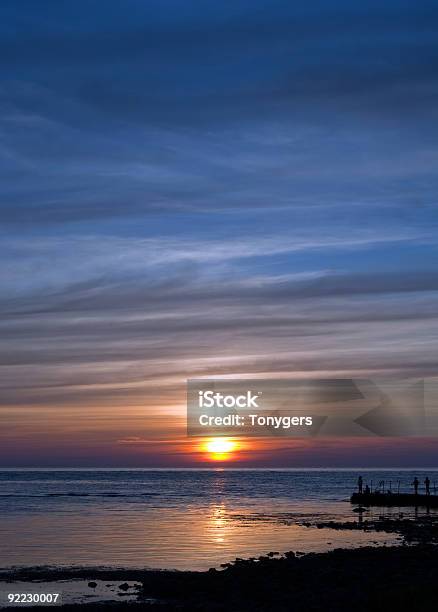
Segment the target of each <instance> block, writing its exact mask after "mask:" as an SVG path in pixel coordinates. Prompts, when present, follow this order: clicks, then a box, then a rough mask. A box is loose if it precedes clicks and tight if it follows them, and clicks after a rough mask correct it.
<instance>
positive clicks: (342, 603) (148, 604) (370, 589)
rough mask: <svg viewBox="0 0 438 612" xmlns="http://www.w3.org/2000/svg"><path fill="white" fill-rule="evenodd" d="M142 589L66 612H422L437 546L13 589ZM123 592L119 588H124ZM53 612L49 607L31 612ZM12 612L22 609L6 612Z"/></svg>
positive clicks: (34, 575)
mask: <svg viewBox="0 0 438 612" xmlns="http://www.w3.org/2000/svg"><path fill="white" fill-rule="evenodd" d="M76 579H77V580H83V581H91V580H106V581H116V582H117V581H120V582H126V581H127V580H129V581H134V580H135V581H138V582H139V583H141V587H140V589H139V591H138V600H137V601H132V602H129V603H128V602H123V601H112V602H101V603H89V604H84V603H81V604H67V605H63V606H61V607H60V609H62V610H64V611H65V612H70V611H72V612H76V611H77V610H80V609H81V608H84V607H85V609H87V610H88V611H89V612H94V611H100V610H104V609H109V608H110V609H112V610H115V611H116V612H122V611H125V610H134V611H137V610H149V611H150V612H155V611H156V610H161V612H177V611H180V612H189V611H190V612H193V611H205V612H207V610H209V611H217V612H225V611H227V612H230V611H236V612H238V611H241V612H250V611H251V612H253V611H264V610H266V611H268V610H273V611H274V610H279V611H283V610H284V611H286V610H290V609H292V608H293V610H294V611H296V612H301V611H302V612H304V611H306V612H308V611H322V610H325V611H326V610H332V609H335V610H336V611H344V610H345V611H347V610H352V609H354V610H355V612H359V611H360V612H365V611H366V612H369V610H373V612H374V611H379V610H382V611H383V610H386V611H387V610H389V609H393V608H392V606H394V609H395V608H397V609H398V610H403V611H404V610H412V608H413V607H414V606H415V608H416V609H417V610H423V609H426V607H428V606H431V605H436V604H438V591H437V589H436V583H437V580H438V546H434V545H433V544H417V545H410V546H407V545H400V546H390V547H389V546H381V547H363V548H357V549H335V550H333V551H330V552H325V553H308V554H300V553H298V552H286V553H285V554H283V555H279V554H278V553H276V552H273V553H270V554H269V555H267V556H263V557H259V558H258V559H256V560H255V559H250V560H244V559H236V560H235V561H233V562H230V563H227V564H224V567H223V569H221V570H216V569H210V570H208V571H202V572H200V571H177V570H147V569H143V570H142V569H138V570H125V569H122V568H119V569H109V568H102V567H101V568H51V567H34V568H16V569H14V568H11V569H10V570H1V571H0V581H1V584H2V586H3V585H4V584H5V582H6V581H7V580H9V581H20V580H23V581H25V580H27V581H31V580H34V581H37V580H39V581H56V580H76ZM119 586H120V585H119ZM26 608H27V609H29V610H34V611H37V610H47V606H31V607H28V606H26ZM3 609H5V610H13V609H16V608H13V607H9V608H3Z"/></svg>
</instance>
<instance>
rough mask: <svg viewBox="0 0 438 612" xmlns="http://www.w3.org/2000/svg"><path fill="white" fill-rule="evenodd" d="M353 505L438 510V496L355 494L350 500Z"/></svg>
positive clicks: (380, 493)
mask: <svg viewBox="0 0 438 612" xmlns="http://www.w3.org/2000/svg"><path fill="white" fill-rule="evenodd" d="M350 501H351V503H352V504H359V505H360V506H365V507H367V506H388V507H390V506H396V507H402V506H411V507H412V506H414V507H415V506H423V507H425V508H438V495H424V494H421V493H417V494H415V493H392V492H389V491H387V492H385V493H382V492H381V491H373V492H369V493H357V492H356V493H353V495H352V496H351V498H350Z"/></svg>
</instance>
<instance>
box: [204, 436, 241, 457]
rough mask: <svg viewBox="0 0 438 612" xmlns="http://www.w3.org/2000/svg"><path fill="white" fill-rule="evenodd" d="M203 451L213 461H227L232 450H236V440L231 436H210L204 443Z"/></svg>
mask: <svg viewBox="0 0 438 612" xmlns="http://www.w3.org/2000/svg"><path fill="white" fill-rule="evenodd" d="M204 448H205V451H206V452H207V453H208V454H209V458H210V459H211V460H213V461H227V460H229V459H231V457H232V453H233V451H235V450H237V448H238V445H237V442H235V441H234V440H232V439H231V438H210V439H209V440H207V442H206V443H205V446H204Z"/></svg>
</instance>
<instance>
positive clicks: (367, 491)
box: [365, 485, 371, 495]
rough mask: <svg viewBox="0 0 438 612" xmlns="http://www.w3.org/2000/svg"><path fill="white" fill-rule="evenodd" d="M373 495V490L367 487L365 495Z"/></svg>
mask: <svg viewBox="0 0 438 612" xmlns="http://www.w3.org/2000/svg"><path fill="white" fill-rule="evenodd" d="M370 493H371V489H370V488H369V486H368V485H366V487H365V495H369V494H370Z"/></svg>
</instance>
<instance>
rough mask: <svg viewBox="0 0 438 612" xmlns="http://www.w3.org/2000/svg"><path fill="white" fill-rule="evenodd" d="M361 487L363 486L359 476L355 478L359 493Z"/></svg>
mask: <svg viewBox="0 0 438 612" xmlns="http://www.w3.org/2000/svg"><path fill="white" fill-rule="evenodd" d="M362 487H363V480H362V476H359V478H358V479H357V488H358V490H359V493H360V494H361V495H362Z"/></svg>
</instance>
